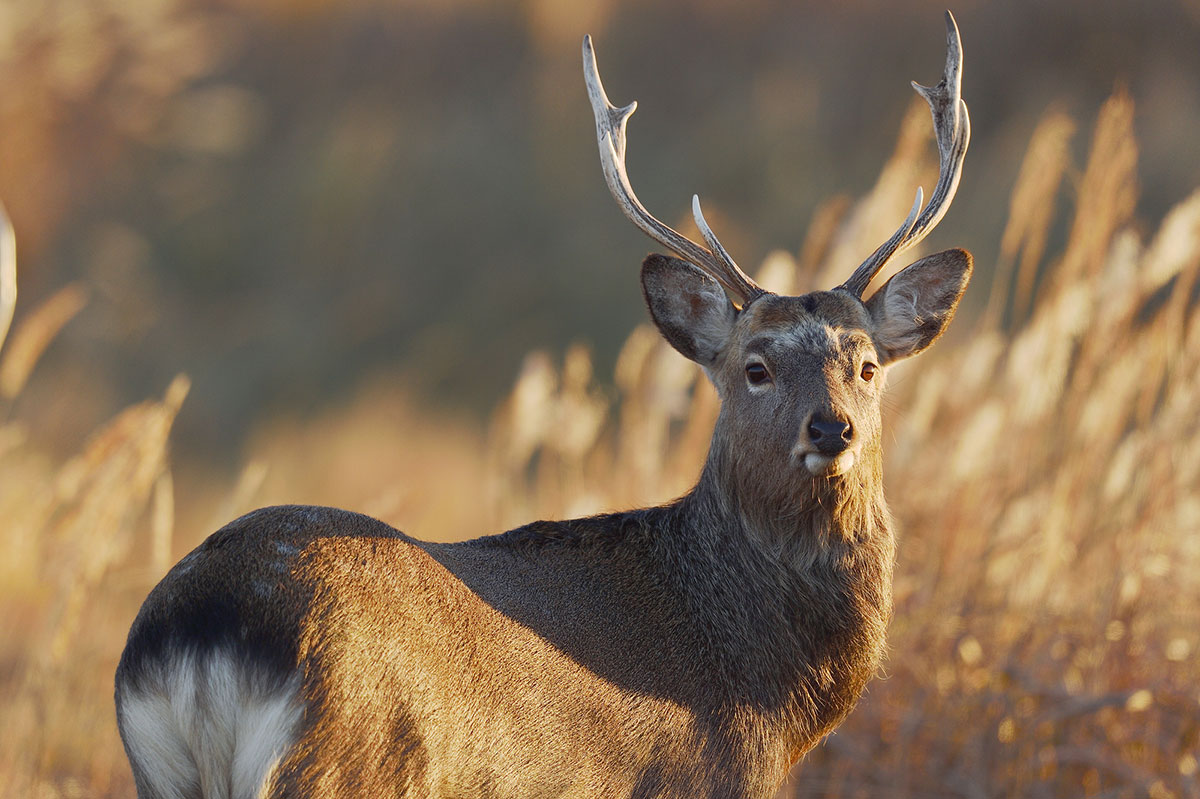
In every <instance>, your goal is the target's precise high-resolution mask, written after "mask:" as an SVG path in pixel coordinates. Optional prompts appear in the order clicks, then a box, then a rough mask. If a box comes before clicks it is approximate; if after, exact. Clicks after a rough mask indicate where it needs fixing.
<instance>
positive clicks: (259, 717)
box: [118, 650, 302, 799]
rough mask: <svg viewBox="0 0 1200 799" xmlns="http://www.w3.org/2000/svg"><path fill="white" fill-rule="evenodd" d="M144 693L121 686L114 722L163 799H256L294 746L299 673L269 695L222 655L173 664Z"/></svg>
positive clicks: (258, 677) (298, 713)
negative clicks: (118, 707)
mask: <svg viewBox="0 0 1200 799" xmlns="http://www.w3.org/2000/svg"><path fill="white" fill-rule="evenodd" d="M148 677H149V679H148V680H147V681H148V682H152V683H154V684H153V685H152V686H151V687H150V688H149V689H148V690H144V691H143V690H131V689H128V688H126V687H124V686H122V687H121V688H120V689H119V690H120V691H121V704H120V708H121V709H120V715H119V718H118V721H119V723H120V726H121V732H122V736H123V738H124V740H125V744H126V746H127V747H128V749H129V756H130V759H131V760H132V761H134V764H135V770H136V771H137V772H139V773H140V774H141V775H142V776H143V777H144V778H145V780H146V782H147V783H148V785H147V787H149V788H150V789H151V790H152V791H153V792H154V794H153V795H155V796H161V797H163V799H190V797H193V796H195V795H196V788H197V787H199V789H200V794H201V795H203V796H204V797H205V799H259V797H261V796H262V795H263V793H264V788H265V787H266V786H267V785H269V783H270V778H271V776H272V774H273V773H274V771H275V768H276V767H277V766H278V765H279V762H280V760H281V759H282V758H283V756H284V755H285V754H286V752H287V750H288V749H289V748H290V747H291V745H292V744H293V743H294V741H295V738H296V732H297V724H298V723H299V721H300V717H301V710H302V707H301V702H300V695H299V684H300V677H299V675H298V674H297V675H296V676H294V677H293V678H292V679H291V680H289V681H288V684H287V685H286V686H285V687H284V688H283V689H276V690H275V691H267V690H265V689H264V687H263V683H264V682H267V681H266V680H264V679H263V676H262V675H261V674H257V673H254V672H253V671H248V670H247V669H246V668H245V667H244V666H243V665H242V664H241V663H240V662H239V661H238V660H237V659H236V658H235V657H233V656H231V655H230V654H228V653H227V652H222V651H219V650H218V651H214V652H210V653H206V654H204V655H201V656H199V657H193V656H182V657H179V658H178V659H174V660H171V661H169V662H168V663H167V665H166V666H165V667H163V668H162V669H161V671H159V672H158V673H157V674H152V675H148Z"/></svg>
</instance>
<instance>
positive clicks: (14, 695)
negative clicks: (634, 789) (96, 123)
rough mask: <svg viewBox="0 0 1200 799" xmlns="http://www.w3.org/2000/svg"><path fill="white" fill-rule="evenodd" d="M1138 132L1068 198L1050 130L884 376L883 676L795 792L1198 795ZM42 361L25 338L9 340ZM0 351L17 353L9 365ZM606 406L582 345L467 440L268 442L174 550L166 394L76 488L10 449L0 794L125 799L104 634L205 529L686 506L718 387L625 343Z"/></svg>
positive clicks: (1186, 226) (1113, 141)
mask: <svg viewBox="0 0 1200 799" xmlns="http://www.w3.org/2000/svg"><path fill="white" fill-rule="evenodd" d="M1131 119H1132V105H1131V103H1130V101H1129V99H1128V98H1127V97H1125V96H1123V95H1120V94H1118V95H1117V96H1115V97H1114V98H1113V99H1112V100H1110V101H1109V103H1108V104H1107V105H1106V106H1105V108H1104V109H1103V110H1102V112H1101V114H1100V117H1099V120H1098V122H1097V125H1096V130H1095V132H1094V134H1093V139H1092V146H1091V154H1090V156H1089V159H1088V162H1087V163H1086V164H1084V165H1083V166H1082V169H1081V170H1080V171H1078V172H1077V171H1076V169H1075V168H1074V167H1073V166H1072V164H1071V163H1070V157H1069V154H1068V153H1069V146H1068V145H1069V141H1070V139H1071V137H1072V135H1073V134H1074V124H1073V123H1072V122H1071V121H1070V120H1068V119H1066V118H1065V117H1063V116H1062V115H1061V114H1057V113H1055V114H1051V115H1050V116H1048V117H1047V119H1046V121H1045V122H1044V124H1043V125H1042V126H1040V127H1039V128H1038V130H1037V132H1036V134H1035V137H1034V141H1033V142H1032V143H1031V145H1030V148H1029V155H1028V157H1027V162H1026V166H1025V167H1024V168H1023V169H1022V170H1021V172H1020V176H1019V178H1018V182H1017V185H1016V187H1015V189H1014V191H1013V197H1014V200H1013V203H1012V205H1011V208H1012V218H1011V220H1010V223H1009V226H1008V228H1007V231H1006V233H1005V236H1004V240H1003V243H1002V245H1001V252H1000V254H999V260H998V263H999V265H1000V271H999V273H998V275H997V278H996V280H995V282H994V287H993V288H992V292H993V294H992V296H991V298H990V300H989V302H988V303H987V305H988V311H987V312H986V313H982V314H979V315H978V316H977V318H975V319H972V318H970V317H964V318H962V319H960V320H959V321H958V322H957V324H956V328H957V329H956V330H955V331H954V333H953V334H952V337H951V339H950V340H948V341H946V342H943V343H942V344H940V345H939V346H938V347H937V348H935V349H934V350H933V351H931V353H930V354H928V355H925V356H922V358H920V359H918V362H917V363H915V364H913V365H912V366H911V367H909V366H904V367H900V368H898V369H897V370H896V373H895V374H894V375H893V378H892V383H893V385H892V388H891V399H890V403H889V409H890V412H889V416H890V418H889V420H888V430H889V431H890V432H889V436H890V440H889V441H888V443H887V455H888V462H887V479H888V495H889V497H890V499H891V502H892V505H893V511H894V514H895V516H896V518H897V521H898V523H899V527H900V531H901V542H900V560H899V564H898V568H897V573H896V596H897V608H896V617H895V620H894V622H893V624H892V630H891V644H892V654H891V656H890V658H889V660H888V662H887V666H886V671H887V674H886V677H885V678H884V679H881V680H878V681H876V682H875V683H874V684H873V685H872V686H871V688H870V690H869V694H868V696H867V697H866V698H865V700H864V701H863V703H862V704H861V705H860V707H859V708H858V709H857V710H856V711H855V713H854V714H853V715H852V716H851V718H850V720H849V721H848V722H847V723H846V724H845V725H844V726H843V727H842V728H841V729H840V730H839V731H838V732H837V733H836V734H835V735H834V736H833V737H831V738H830V739H829V741H828V742H827V743H826V744H825V745H823V746H822V747H820V748H818V749H817V750H816V751H814V752H813V753H812V754H811V755H810V756H809V757H808V758H807V761H806V763H805V764H804V765H803V767H802V768H801V769H800V770H799V771H798V772H797V775H796V776H795V778H794V779H793V781H792V782H791V783H790V785H789V786H788V787H787V788H786V789H785V794H787V795H793V794H794V795H795V796H821V797H843V796H913V797H933V796H964V797H975V796H980V797H988V796H1047V797H1057V796H1089V797H1125V796H1129V797H1134V796H1147V795H1148V796H1151V797H1167V796H1178V797H1200V764H1198V762H1197V761H1198V759H1200V748H1198V747H1200V743H1198V741H1200V688H1198V686H1200V656H1198V654H1197V650H1198V649H1200V495H1198V493H1197V490H1196V489H1197V486H1200V422H1198V420H1197V419H1198V414H1197V409H1198V408H1200V370H1197V369H1196V368H1195V367H1194V364H1195V363H1196V362H1197V361H1200V314H1197V313H1196V306H1197V302H1196V294H1197V280H1198V278H1200V192H1198V193H1197V194H1195V195H1193V196H1192V197H1190V198H1189V199H1187V200H1185V201H1184V202H1183V203H1181V204H1180V205H1179V206H1178V207H1177V208H1176V209H1174V210H1173V211H1172V212H1171V213H1170V214H1169V215H1168V217H1167V218H1166V219H1165V220H1164V222H1163V223H1162V225H1161V227H1160V228H1159V229H1158V231H1157V232H1155V233H1154V234H1153V235H1151V236H1149V237H1146V238H1143V237H1142V236H1140V235H1139V234H1138V233H1136V232H1135V231H1134V230H1133V229H1132V228H1131V220H1132V216H1133V211H1134V208H1135V201H1136V181H1135V174H1136V159H1137V148H1136V144H1135V142H1134V139H1133V136H1132V132H1131ZM926 159H927V152H926V151H925V150H924V148H923V147H915V146H913V145H912V143H911V141H909V139H908V136H907V135H906V136H902V144H901V146H900V147H898V148H897V151H896V155H895V157H894V158H893V161H892V163H891V164H890V165H889V167H888V169H886V170H885V172H884V174H883V176H882V177H881V179H880V181H879V183H878V184H877V187H876V191H875V193H874V195H873V196H872V197H869V198H867V199H866V200H864V201H863V202H861V203H859V204H858V205H857V206H856V207H855V208H847V206H846V204H845V202H843V201H835V202H833V203H831V204H830V205H828V206H827V207H826V210H825V211H824V212H822V213H821V214H820V215H819V216H818V218H817V219H816V220H815V221H814V224H813V230H812V231H811V233H810V236H809V239H808V242H807V244H806V245H805V248H804V251H803V253H802V254H801V259H800V264H801V268H797V266H796V263H795V262H793V260H792V259H791V258H790V257H789V256H786V255H783V254H776V255H773V256H772V257H771V258H770V259H769V260H768V264H766V265H765V267H764V271H765V272H766V273H767V274H765V275H764V277H763V278H762V280H763V282H764V283H765V284H766V285H768V287H775V288H779V289H787V288H790V287H792V286H793V285H795V286H797V287H805V286H809V285H812V283H813V278H812V275H815V274H826V273H827V271H828V270H829V269H832V268H834V267H835V266H836V265H837V264H839V263H840V262H841V261H842V260H845V259H846V258H847V257H849V256H848V255H847V253H851V252H859V253H863V252H866V251H868V250H869V249H871V245H872V243H873V239H874V238H879V237H878V236H874V235H873V233H874V231H875V228H877V227H879V225H881V224H882V225H883V226H884V228H886V227H887V225H889V224H892V223H893V222H894V220H892V219H891V217H892V216H894V213H890V212H892V211H895V208H893V206H896V207H899V206H901V205H903V204H904V203H905V202H906V196H905V197H901V199H900V200H899V201H897V202H893V201H892V199H891V195H892V194H895V193H896V191H898V189H897V186H900V185H901V184H903V185H905V186H911V183H912V177H913V175H915V174H921V173H922V170H927V169H928V163H927V160H926ZM1066 175H1077V176H1078V184H1077V185H1076V186H1075V187H1074V192H1073V196H1074V206H1075V208H1076V217H1075V219H1074V222H1073V224H1072V225H1070V226H1069V235H1068V238H1067V244H1066V246H1065V248H1064V250H1063V251H1062V252H1060V253H1057V254H1053V255H1052V256H1051V257H1050V259H1049V260H1048V261H1047V260H1046V252H1047V247H1048V245H1047V242H1048V241H1049V240H1050V238H1051V237H1050V236H1048V231H1049V230H1050V229H1051V226H1052V224H1053V223H1054V213H1055V207H1056V204H1057V198H1059V197H1060V196H1061V193H1062V191H1063V187H1062V185H1061V183H1062V179H1063V177H1064V176H1066ZM903 193H904V194H905V195H907V189H906V190H905V192H903ZM897 196H899V195H897ZM876 217H883V219H882V221H880V219H877V218H876ZM948 224H950V225H953V220H951V221H950V222H949V223H948ZM885 234H886V231H885ZM977 256H979V257H981V258H983V259H986V258H987V254H984V253H977ZM839 274H840V273H839ZM981 291H986V288H985V287H984V286H983V284H980V285H976V287H975V288H974V290H973V292H974V293H975V294H978V293H979V292H981ZM59 302H60V303H62V304H63V305H64V307H66V308H69V307H70V304H69V303H67V302H66V301H63V300H59ZM64 316H69V314H65V313H64V312H63V310H62V309H61V308H60V309H59V312H57V313H55V312H52V311H47V312H45V313H42V314H32V315H30V316H29V317H28V319H27V320H26V322H25V324H26V325H34V326H35V327H36V326H38V325H46V326H48V325H51V324H52V323H55V324H61V321H59V320H62V321H65V320H64V319H63V317H64ZM52 334H53V331H51V330H49V329H48V328H47V329H44V330H40V331H39V330H37V329H34V330H31V331H28V332H26V331H24V330H22V329H21V328H20V327H18V328H17V330H16V333H15V336H14V341H15V340H16V338H19V337H21V336H28V337H29V340H31V341H38V340H43V339H45V338H46V336H47V335H52ZM20 351H21V349H20V348H19V347H16V346H13V345H12V342H10V349H9V353H8V356H9V357H14V353H19V352H20ZM6 366H7V364H5V363H2V362H0V375H3V374H5V373H6V372H5V367H6ZM26 366H32V364H27V365H26ZM11 368H12V369H14V370H16V371H18V372H19V371H20V370H17V367H11ZM23 373H24V374H28V368H25V369H24V372H23ZM613 383H614V384H615V387H616V388H615V393H614V392H611V391H606V390H602V389H600V388H599V387H598V385H597V381H596V380H595V378H594V375H593V374H592V365H591V360H590V357H589V354H588V353H587V351H586V350H585V349H583V348H580V347H574V348H572V349H570V350H569V351H568V353H567V356H566V358H565V361H564V363H563V364H562V365H561V367H560V366H557V365H555V364H554V363H553V361H552V359H551V358H549V357H548V356H546V355H543V354H537V353H535V354H532V355H530V356H529V358H528V359H527V361H526V364H525V367H524V369H523V370H522V372H521V374H520V376H519V378H518V380H517V384H516V387H515V388H514V391H513V393H512V395H511V397H510V398H509V400H508V401H507V402H506V403H505V405H504V406H503V407H501V408H500V409H499V410H498V411H497V412H496V415H495V418H494V421H493V424H492V427H491V431H490V433H488V434H487V435H486V436H485V435H483V434H481V433H479V432H477V431H474V430H473V429H472V428H471V427H470V426H469V425H464V424H463V423H461V422H459V421H456V420H449V419H445V418H440V417H437V416H435V415H432V414H427V413H426V412H424V411H417V410H414V409H413V408H412V406H411V405H409V404H407V403H406V402H404V401H403V399H402V398H401V395H400V393H399V392H398V391H397V390H396V389H395V388H394V387H388V386H386V385H385V386H382V387H381V386H374V387H372V388H371V389H370V390H368V391H366V392H364V394H363V395H362V397H361V398H360V399H359V400H358V401H357V402H355V403H354V404H352V405H351V406H349V407H347V408H343V409H340V410H338V411H335V412H330V413H329V414H328V415H326V416H325V417H322V418H320V419H316V420H303V421H301V420H280V421H277V422H275V423H273V424H272V425H271V426H269V427H268V428H266V429H264V430H263V431H262V432H261V434H260V435H259V436H258V438H257V439H256V440H255V442H254V443H253V444H252V447H251V452H252V454H251V457H250V458H249V460H248V462H249V464H250V465H249V466H248V467H247V468H246V470H245V471H244V472H243V474H242V476H241V477H240V479H238V480H237V481H236V486H235V487H234V488H233V489H229V488H228V487H226V488H225V489H223V493H224V495H225V497H226V500H225V501H224V502H218V501H216V500H215V499H212V498H211V497H208V498H204V499H203V500H202V501H197V502H196V503H195V504H196V505H197V506H201V505H204V506H206V510H205V511H204V512H203V513H200V514H195V513H194V514H192V515H193V516H195V517H196V518H189V519H184V520H183V521H181V522H180V524H179V528H180V529H181V530H183V531H186V533H185V534H181V536H180V537H181V539H186V540H180V541H179V542H177V543H174V542H172V541H171V537H170V536H171V533H172V529H173V525H172V511H171V508H172V502H171V495H172V491H171V482H170V472H169V471H168V468H167V460H166V451H165V450H166V440H167V432H168V430H169V427H170V423H171V420H172V419H173V417H174V414H175V412H176V411H177V410H178V408H179V403H180V402H181V401H182V398H183V395H184V393H186V383H185V382H182V381H177V382H176V383H175V384H173V386H172V387H171V388H170V389H168V390H167V392H166V396H165V398H164V399H163V400H160V401H150V402H147V403H145V404H143V405H140V406H137V407H135V408H131V409H129V410H128V411H126V412H125V413H123V414H122V415H121V416H120V417H118V418H117V419H115V420H114V421H113V422H111V423H110V424H109V425H107V426H106V427H105V428H104V429H103V430H101V431H99V432H98V433H97V434H96V436H95V437H94V438H93V440H92V441H91V442H90V443H89V444H88V445H87V446H86V447H85V448H84V450H83V452H82V453H81V454H80V455H79V456H78V457H76V458H75V459H73V460H71V461H70V462H68V463H66V464H60V463H56V462H54V461H53V460H52V459H49V458H47V457H45V456H43V455H41V454H40V451H39V449H38V447H37V446H36V442H30V441H25V440H23V439H22V435H21V427H20V423H19V420H15V419H11V418H9V419H7V420H6V421H4V424H3V426H2V427H0V518H2V519H3V520H4V521H3V523H2V524H0V549H2V550H3V551H4V552H5V553H6V557H5V558H4V560H3V563H2V565H0V601H2V602H3V605H4V608H5V613H4V619H3V622H2V626H0V697H3V705H4V707H5V709H6V712H5V721H6V723H5V725H4V727H3V729H0V795H3V796H25V795H31V796H47V797H50V796H59V795H62V796H76V795H78V796H107V795H131V786H130V781H129V777H128V774H127V770H126V767H125V766H124V764H123V759H122V755H121V753H120V748H119V742H118V741H117V737H116V733H115V725H114V723H113V718H112V710H111V700H110V679H111V673H112V669H113V666H114V664H115V659H116V657H117V654H118V652H119V649H120V647H121V644H122V637H123V633H124V629H125V628H126V627H127V625H128V623H129V620H130V619H131V618H132V615H133V613H134V612H135V610H136V607H137V604H138V602H139V600H140V598H141V597H142V596H143V595H144V593H145V591H146V590H147V589H148V588H149V586H150V585H151V584H152V583H153V581H154V579H156V577H157V575H159V574H161V572H162V570H163V568H164V566H165V563H166V562H167V560H169V558H173V557H177V556H179V555H180V554H182V552H183V551H185V550H186V549H187V548H188V547H190V546H192V545H194V544H195V543H196V541H197V540H198V539H199V537H200V536H201V535H203V534H204V533H205V532H206V531H207V528H208V527H209V526H210V525H211V523H212V522H214V521H216V520H214V519H212V518H211V513H212V511H213V510H214V509H216V508H218V507H219V508H220V509H221V510H222V512H223V513H226V512H227V513H228V514H230V515H231V514H233V513H235V512H238V511H240V510H242V509H243V508H244V507H247V506H249V505H251V504H260V503H263V502H268V501H280V500H307V501H324V502H336V503H339V504H347V505H353V506H356V507H358V508H359V509H365V510H369V511H372V512H374V513H376V514H378V515H380V516H381V517H383V518H385V519H387V520H388V521H391V522H393V523H396V524H398V525H403V526H404V527H406V528H407V529H409V530H410V531H412V532H414V533H416V534H418V535H421V536H423V537H442V538H452V537H453V538H461V537H466V536H469V535H474V534H477V533H480V532H483V531H485V530H489V529H498V528H502V527H504V526H507V525H509V524H513V523H517V522H520V521H523V520H527V519H529V518H531V517H533V516H562V515H568V514H579V513H586V512H590V511H594V510H599V509H602V508H615V507H623V506H628V505H633V504H639V503H647V502H654V501H658V500H661V499H664V498H667V497H669V496H671V495H674V494H677V493H679V492H681V491H683V490H686V488H687V487H688V486H689V484H690V482H691V481H692V480H693V479H694V477H695V475H696V474H697V472H698V469H699V466H700V464H701V462H702V460H703V457H704V454H705V449H706V446H707V438H708V434H709V432H710V430H711V425H712V421H713V418H714V416H715V411H716V400H715V397H714V396H713V392H712V391H711V389H709V387H708V386H707V384H706V383H705V382H704V381H703V380H702V379H699V378H698V375H697V372H696V370H695V369H694V368H693V367H692V366H691V365H689V364H687V363H686V362H685V361H683V360H682V359H681V358H679V357H678V356H677V355H675V354H674V353H673V352H671V351H670V350H669V349H668V348H667V347H666V346H665V345H664V344H663V343H662V342H661V341H660V340H659V339H658V337H657V334H655V333H654V332H653V331H652V330H651V329H649V328H647V327H641V328H638V329H637V330H635V331H634V332H633V333H632V334H631V335H630V337H629V339H628V341H627V342H626V345H625V348H624V351H623V352H622V354H621V357H620V360H619V363H618V365H617V369H616V374H615V375H614V380H613ZM397 486H400V488H398V489H397V488H396V487H397ZM474 486H483V487H484V491H483V496H484V498H485V501H484V502H482V503H480V502H478V501H477V496H478V490H477V489H475V488H474Z"/></svg>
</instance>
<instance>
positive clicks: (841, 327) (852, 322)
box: [739, 291, 871, 355]
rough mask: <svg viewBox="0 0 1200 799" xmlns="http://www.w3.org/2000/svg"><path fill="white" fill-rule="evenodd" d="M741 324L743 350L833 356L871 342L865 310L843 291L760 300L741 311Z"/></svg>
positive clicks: (772, 297)
mask: <svg viewBox="0 0 1200 799" xmlns="http://www.w3.org/2000/svg"><path fill="white" fill-rule="evenodd" d="M741 322H742V324H740V325H739V327H740V328H741V331H740V332H741V341H742V347H743V348H744V349H746V350H750V349H764V350H766V351H777V352H794V351H797V350H799V351H803V352H807V353H813V354H831V355H836V354H839V353H841V352H843V351H846V350H849V349H857V348H860V347H862V346H869V345H870V343H871V337H870V333H869V331H870V317H869V316H868V314H867V311H866V309H865V308H864V307H863V304H862V303H861V302H859V301H858V300H856V299H854V298H853V297H850V296H848V295H846V294H845V292H838V291H823V292H814V293H812V294H804V295H801V296H799V297H778V296H768V297H763V298H762V299H760V300H758V301H756V302H755V303H753V304H752V305H750V306H749V307H748V308H747V309H746V310H745V312H744V318H743V319H742V320H741Z"/></svg>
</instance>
